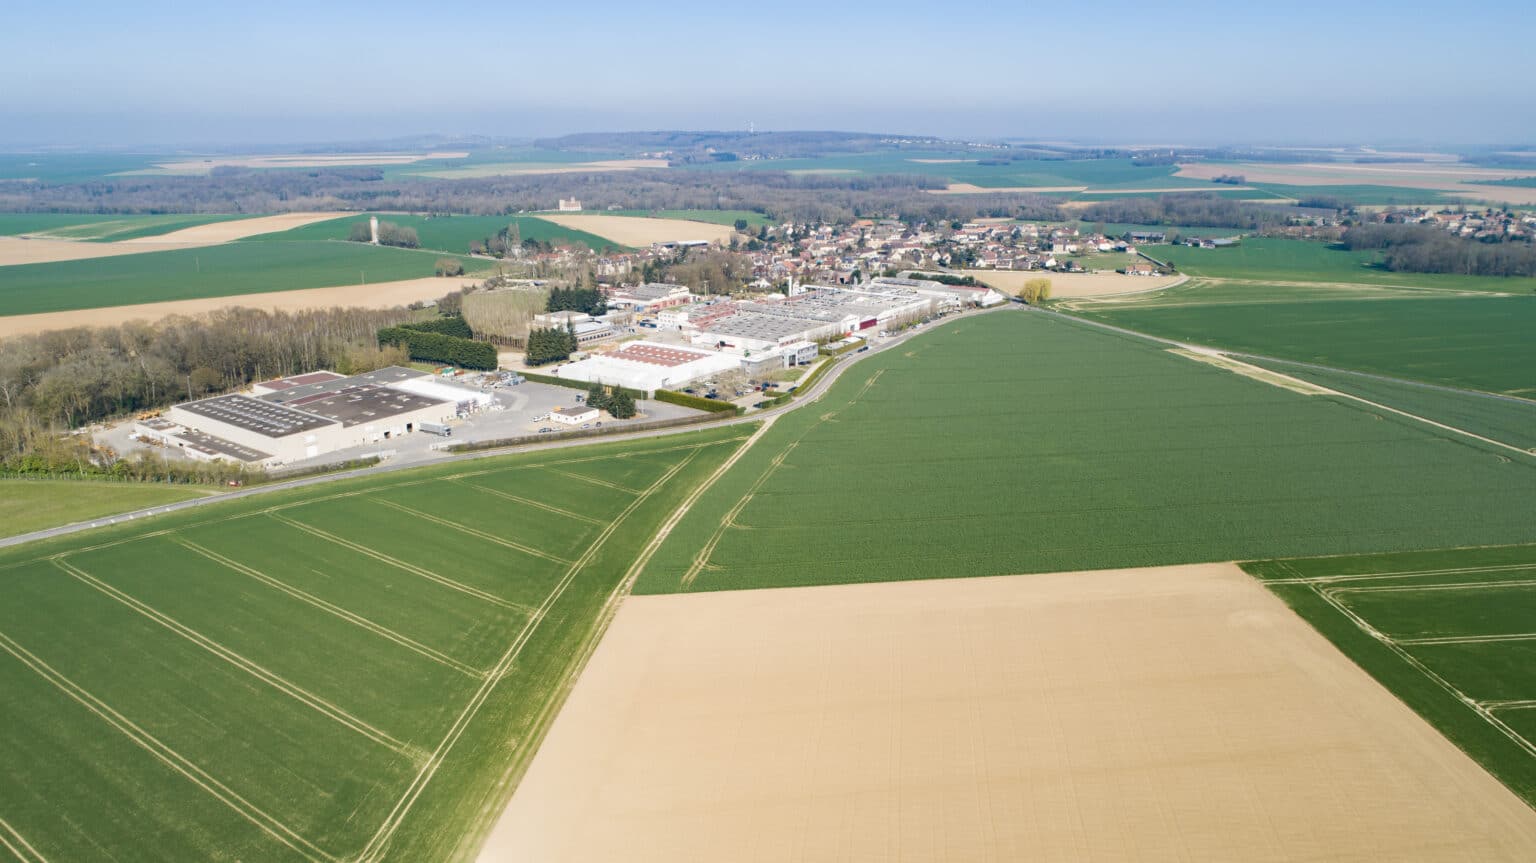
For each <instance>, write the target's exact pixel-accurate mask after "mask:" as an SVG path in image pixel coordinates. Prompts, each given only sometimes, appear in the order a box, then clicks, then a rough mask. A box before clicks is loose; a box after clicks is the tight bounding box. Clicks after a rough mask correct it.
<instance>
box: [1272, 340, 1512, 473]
mask: <svg viewBox="0 0 1536 863" xmlns="http://www.w3.org/2000/svg"><path fill="white" fill-rule="evenodd" d="M1250 362H1252V364H1253V365H1256V366H1259V367H1261V368H1266V369H1271V370H1273V371H1277V372H1280V373H1282V374H1286V375H1290V376H1291V377H1294V378H1300V379H1301V380H1304V381H1309V382H1311V383H1315V384H1319V385H1321V386H1325V387H1328V388H1329V389H1335V390H1338V391H1340V392H1344V393H1349V394H1350V395H1354V396H1359V397H1360V398H1363V399H1366V400H1368V401H1372V402H1375V403H1377V404H1380V405H1385V406H1387V407H1390V408H1396V409H1397V410H1400V411H1405V412H1407V413H1411V414H1413V415H1415V416H1421V417H1426V418H1428V419H1432V420H1434V421H1436V422H1440V423H1444V424H1446V425H1448V426H1451V427H1453V428H1458V429H1462V430H1464V431H1468V432H1471V433H1472V434H1475V435H1481V436H1483V437H1486V438H1491V439H1493V440H1496V441H1500V442H1503V443H1506V444H1509V445H1510V446H1512V447H1516V448H1519V449H1526V450H1531V451H1533V452H1536V401H1532V400H1530V399H1526V398H1512V397H1508V396H1499V395H1491V394H1488V393H1482V392H1475V391H1470V390H1460V389H1450V388H1445V387H1439V386H1435V385H1430V384H1419V383H1413V382H1410V381H1401V380H1395V379H1389V378H1381V377H1376V376H1372V375H1367V374H1362V373H1359V372H1348V371H1338V370H1329V369H1320V368H1311V367H1307V366H1302V365H1298V364H1296V363H1290V362H1284V361H1277V360H1253V361H1250Z"/></svg>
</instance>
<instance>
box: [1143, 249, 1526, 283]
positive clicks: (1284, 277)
mask: <svg viewBox="0 0 1536 863" xmlns="http://www.w3.org/2000/svg"><path fill="white" fill-rule="evenodd" d="M1149 252H1150V254H1152V256H1153V257H1155V258H1157V259H1158V260H1166V261H1168V262H1170V263H1172V264H1174V265H1176V266H1177V267H1178V268H1179V271H1180V272H1183V273H1187V274H1189V275H1192V276H1208V277H1212V278H1223V279H1251V280H1257V281H1278V282H1349V283H1360V284H1375V285H1410V286H1421V287H1432V288H1445V289H1455V290H1464V291H1497V292H1501V293H1524V294H1529V293H1533V292H1536V279H1525V278H1510V279H1505V278H1498V277H1494V276H1456V275H1447V274H1443V273H1394V272H1392V271H1390V270H1386V269H1383V268H1381V267H1380V266H1377V265H1376V261H1377V255H1376V253H1375V252H1369V251H1348V250H1345V249H1341V248H1337V247H1335V246H1330V245H1327V244H1325V243H1320V242H1314V241H1310V240H1285V239H1270V238H1255V239H1246V240H1243V241H1242V243H1240V244H1238V245H1236V246H1231V247H1227V248H1221V249H1197V248H1193V247H1191V246H1158V247H1156V248H1155V249H1150V250H1149Z"/></svg>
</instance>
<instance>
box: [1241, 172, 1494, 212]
mask: <svg viewBox="0 0 1536 863" xmlns="http://www.w3.org/2000/svg"><path fill="white" fill-rule="evenodd" d="M1237 173H1242V171H1241V170H1239V171H1238V172H1237ZM1249 185H1251V186H1253V187H1254V188H1255V189H1261V190H1263V191H1265V192H1268V193H1269V194H1271V195H1274V196H1276V197H1279V198H1294V199H1296V200H1298V201H1305V200H1308V199H1318V198H1325V199H1332V200H1336V201H1343V202H1344V203H1346V204H1353V205H1362V206H1379V205H1383V204H1392V205H1397V206H1404V205H1409V204H1447V203H1457V202H1459V201H1464V200H1466V199H1465V198H1462V197H1460V196H1458V195H1456V194H1453V193H1449V192H1442V191H1437V190H1435V189H1410V188H1406V187H1403V186H1371V185H1348V186H1346V185H1338V186H1292V185H1286V184H1283V183H1250V184H1249Z"/></svg>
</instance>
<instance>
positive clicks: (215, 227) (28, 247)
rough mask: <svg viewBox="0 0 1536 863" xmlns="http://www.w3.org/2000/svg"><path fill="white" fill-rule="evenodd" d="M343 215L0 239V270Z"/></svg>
mask: <svg viewBox="0 0 1536 863" xmlns="http://www.w3.org/2000/svg"><path fill="white" fill-rule="evenodd" d="M345 215H346V213H282V214H279V215H276V216H258V217H256V218H253V219H235V220H232V221H228V222H211V223H209V224H206V225H197V226H194V227H191V228H183V229H181V230H179V231H171V232H170V233H168V234H159V235H156V236H153V237H135V238H133V239H130V240H119V241H118V242H115V243H91V242H86V241H85V240H50V239H33V238H28V237H0V267H3V266H10V265H12V264H45V263H50V262H53V261H79V260H84V259H86V258H111V257H115V256H117V255H141V254H144V253H145V252H168V251H172V250H175V249H197V248H202V247H204V246H216V245H219V244H220V243H228V242H232V241H234V240H240V239H244V238H246V237H254V236H257V235H260V234H271V233H275V232H277V231H286V230H289V229H291V228H298V227H302V226H304V225H308V224H312V223H314V222H324V221H329V220H330V219H335V218H339V217H341V216H345Z"/></svg>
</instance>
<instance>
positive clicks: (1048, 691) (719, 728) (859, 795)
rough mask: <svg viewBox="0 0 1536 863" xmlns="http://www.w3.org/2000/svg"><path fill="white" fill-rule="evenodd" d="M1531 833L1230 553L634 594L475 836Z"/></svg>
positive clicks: (1077, 852)
mask: <svg viewBox="0 0 1536 863" xmlns="http://www.w3.org/2000/svg"><path fill="white" fill-rule="evenodd" d="M1532 859H1536V811H1532V809H1531V808H1530V807H1528V806H1527V805H1526V804H1525V803H1524V802H1523V801H1521V800H1520V799H1519V798H1518V797H1516V796H1515V795H1514V794H1513V793H1511V792H1510V791H1509V790H1508V789H1506V788H1505V787H1504V786H1503V785H1501V784H1500V783H1499V782H1498V781H1497V780H1495V779H1494V778H1493V777H1492V776H1490V775H1489V774H1488V773H1487V772H1485V771H1484V770H1483V769H1482V768H1481V767H1479V766H1478V765H1477V764H1476V763H1475V762H1473V761H1472V760H1471V759H1470V758H1469V757H1468V756H1467V755H1466V754H1465V753H1463V752H1461V751H1460V750H1459V749H1457V748H1456V747H1455V746H1453V745H1452V744H1451V743H1449V742H1448V741H1447V740H1446V739H1445V738H1444V737H1442V736H1441V735H1440V734H1439V733H1438V732H1436V731H1435V730H1434V729H1433V728H1432V727H1430V726H1429V725H1428V724H1427V723H1425V722H1424V721H1423V720H1422V719H1420V718H1419V717H1418V716H1417V715H1416V714H1414V713H1413V711H1412V710H1410V709H1409V708H1408V707H1407V706H1406V705H1404V704H1403V703H1402V702H1400V701H1398V700H1397V699H1396V698H1395V697H1394V696H1393V695H1392V694H1391V693H1390V692H1388V691H1387V690H1386V689H1384V688H1383V687H1382V686H1381V685H1380V684H1378V683H1376V681H1374V680H1372V679H1371V678H1370V677H1369V676H1368V675H1367V674H1366V673H1365V672H1364V671H1362V670H1361V669H1360V668H1359V667H1358V666H1356V665H1355V664H1354V663H1353V662H1351V661H1350V660H1349V659H1348V658H1347V657H1345V656H1344V655H1343V654H1341V653H1340V652H1339V651H1338V650H1337V649H1336V648H1334V647H1333V645H1331V644H1330V643H1329V642H1328V641H1327V640H1326V639H1324V638H1323V637H1322V636H1321V635H1319V634H1318V633H1317V632H1316V631H1314V630H1313V629H1312V628H1311V627H1310V626H1308V625H1307V624H1306V623H1305V622H1304V621H1302V620H1301V619H1300V618H1299V617H1297V616H1296V615H1295V614H1294V613H1293V612H1292V611H1291V610H1290V609H1289V608H1287V607H1286V606H1285V604H1284V603H1282V602H1281V601H1280V600H1279V599H1277V598H1276V597H1274V596H1273V595H1271V594H1270V593H1269V592H1268V591H1267V590H1265V589H1264V588H1263V586H1261V585H1260V584H1259V583H1257V582H1256V581H1254V580H1253V579H1251V578H1250V577H1248V576H1247V575H1245V574H1244V573H1243V572H1242V571H1241V570H1239V569H1238V568H1237V567H1235V566H1233V565H1231V564H1206V565H1197V566H1178V567H1159V568H1153V569H1141V570H1115V571H1103V572H1075V573H1056V574H1047V575H1026V576H1003V577H997V578H974V579H953V580H937V581H910V582H897V583H891V584H867V585H849V586H837V587H811V588H790V589H777V590H741V591H729V592H719V593H705V594H684V595H677V596H642V597H631V598H629V599H627V600H625V602H624V605H623V606H622V608H621V609H620V610H619V613H618V615H617V617H616V618H615V619H614V621H613V624H612V627H611V628H610V630H609V631H608V633H607V635H606V636H605V637H604V639H603V641H602V642H601V644H600V645H599V646H598V648H597V651H596V653H595V654H594V655H593V657H592V660H591V662H590V664H589V665H588V666H587V668H586V670H585V672H584V673H583V674H582V676H581V678H580V679H579V680H578V682H577V683H576V685H575V688H574V690H573V691H572V693H571V695H570V698H569V700H568V701H567V702H566V704H565V706H564V708H563V709H562V710H561V712H560V715H559V717H558V718H557V719H556V720H555V722H554V725H553V726H552V728H551V729H550V732H549V735H548V737H547V738H546V739H545V741H544V743H543V746H542V747H541V748H540V749H539V751H538V753H537V755H536V756H535V757H534V759H533V762H532V764H531V765H530V767H529V770H528V772H527V774H526V775H525V776H524V777H523V779H522V782H521V784H520V786H519V787H518V788H517V790H516V792H515V793H514V795H513V797H512V800H511V802H510V804H509V805H508V807H507V808H506V810H505V811H504V813H503V814H502V816H501V819H500V821H499V823H497V824H496V826H495V828H494V829H493V831H492V832H491V834H490V838H489V841H488V843H487V844H486V845H485V847H484V849H483V850H482V852H481V855H480V860H481V861H482V863H499V861H513V860H518V861H521V860H537V861H540V863H567V861H592V860H624V861H627V863H651V861H656V863H661V862H662V861H666V863H672V861H681V860H731V861H742V863H753V861H764V863H766V861H784V860H796V861H821V860H964V861H984V860H996V861H1002V860H1030V861H1083V860H1138V861H1191V860H1201V861H1206V860H1209V861H1229V860H1230V861H1238V860H1241V861H1247V863H1271V861H1273V863H1279V861H1296V860H1355V861H1367V860H1414V861H1420V863H1439V861H1446V863H1449V861H1456V863H1465V861H1471V860H1477V861H1495V863H1497V861H1526V860H1532Z"/></svg>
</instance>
